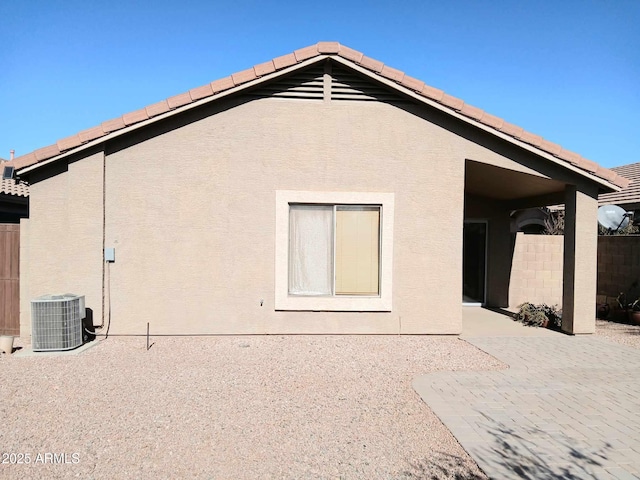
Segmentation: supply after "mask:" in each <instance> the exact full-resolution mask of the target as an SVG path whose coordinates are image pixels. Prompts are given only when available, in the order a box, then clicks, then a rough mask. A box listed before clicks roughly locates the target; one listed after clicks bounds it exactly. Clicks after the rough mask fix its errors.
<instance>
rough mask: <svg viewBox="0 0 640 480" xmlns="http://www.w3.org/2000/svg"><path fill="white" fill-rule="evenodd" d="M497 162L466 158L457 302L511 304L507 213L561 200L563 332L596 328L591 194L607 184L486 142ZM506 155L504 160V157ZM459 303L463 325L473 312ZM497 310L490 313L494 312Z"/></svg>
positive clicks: (484, 314) (512, 239) (512, 237)
mask: <svg viewBox="0 0 640 480" xmlns="http://www.w3.org/2000/svg"><path fill="white" fill-rule="evenodd" d="M486 146H488V147H490V148H491V149H492V150H494V151H496V152H497V153H500V154H501V156H500V157H501V159H502V160H501V161H500V162H496V161H493V160H494V159H489V160H487V159H484V158H483V159H482V161H477V160H470V159H467V160H466V162H465V202H464V222H465V224H464V235H463V237H464V240H463V304H464V305H474V306H480V305H483V306H487V307H492V308H509V307H511V308H513V307H515V306H516V305H511V304H510V299H509V282H510V273H511V267H512V259H513V252H514V245H515V232H512V231H511V225H510V214H511V212H512V211H514V210H517V209H523V208H531V207H544V206H549V205H556V204H564V205H565V234H564V257H563V290H562V305H561V307H562V310H563V318H562V330H563V331H564V332H566V333H570V334H588V333H593V332H594V331H595V318H594V314H593V312H594V308H595V298H596V267H597V210H598V193H599V192H601V191H604V190H607V191H608V190H609V189H610V184H609V182H607V181H606V180H604V179H602V178H599V177H596V176H595V175H592V174H590V173H589V172H585V171H584V170H581V169H578V168H576V167H574V166H573V165H570V164H566V163H564V162H563V164H562V165H561V164H559V163H558V162H557V160H555V159H554V158H553V157H552V156H551V155H549V157H550V158H548V159H547V158H541V156H540V155H539V154H537V155H534V154H533V153H532V152H528V151H526V149H525V151H524V152H523V151H522V150H520V151H519V152H515V151H512V150H511V148H510V147H509V146H507V145H505V144H498V143H496V144H493V143H491V144H488V145H486ZM505 157H506V158H510V159H513V160H512V161H507V162H505V161H504V158H505ZM469 312H470V310H469V309H468V308H464V314H463V317H464V322H465V325H466V326H465V328H463V333H465V329H466V330H467V331H468V329H469V328H471V326H470V325H471V324H472V322H474V321H477V320H474V319H473V318H474V317H478V318H488V317H489V313H488V312H481V311H480V312H476V313H475V314H473V315H471V314H470V313H469ZM496 315H497V314H496Z"/></svg>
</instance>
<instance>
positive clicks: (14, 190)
mask: <svg viewBox="0 0 640 480" xmlns="http://www.w3.org/2000/svg"><path fill="white" fill-rule="evenodd" d="M5 165H14V163H10V162H8V161H6V160H3V159H0V174H1V173H2V171H3V170H4V166H5ZM14 166H15V165H14ZM0 194H5V195H14V196H16V197H28V196H29V184H28V183H26V182H23V181H20V180H4V179H3V178H2V177H1V176H0Z"/></svg>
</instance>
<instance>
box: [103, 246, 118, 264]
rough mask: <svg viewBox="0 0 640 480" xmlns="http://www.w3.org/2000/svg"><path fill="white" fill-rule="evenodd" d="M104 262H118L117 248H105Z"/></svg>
mask: <svg viewBox="0 0 640 480" xmlns="http://www.w3.org/2000/svg"><path fill="white" fill-rule="evenodd" d="M104 261H105V262H115V261H116V249H115V248H105V249H104Z"/></svg>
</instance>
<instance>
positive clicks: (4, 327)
mask: <svg viewBox="0 0 640 480" xmlns="http://www.w3.org/2000/svg"><path fill="white" fill-rule="evenodd" d="M0 335H15V336H18V335H20V225H19V224H5V223H0Z"/></svg>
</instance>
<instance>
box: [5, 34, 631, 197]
mask: <svg viewBox="0 0 640 480" xmlns="http://www.w3.org/2000/svg"><path fill="white" fill-rule="evenodd" d="M320 55H325V56H327V55H330V56H336V57H341V58H343V59H345V60H348V61H351V62H354V63H355V64H357V65H359V66H360V67H362V68H364V69H366V70H369V71H371V72H373V73H374V74H377V75H379V76H380V78H381V79H382V80H384V81H387V82H388V81H391V82H394V83H396V84H397V85H398V87H399V88H402V87H405V88H407V89H408V90H410V91H412V92H417V94H418V95H420V96H422V97H424V98H426V99H428V100H430V101H433V102H437V103H438V104H440V105H441V106H442V107H444V108H449V109H451V110H452V111H455V112H458V113H459V114H460V115H463V116H465V117H467V118H469V119H470V121H476V122H478V123H480V124H483V125H485V126H487V127H490V128H493V129H495V130H496V131H497V132H501V133H502V134H504V135H507V136H510V137H512V138H514V139H515V140H518V141H520V142H524V143H526V144H528V145H532V146H534V147H536V148H539V150H540V153H544V154H548V155H552V156H554V157H556V158H558V159H560V160H562V161H565V162H568V163H569V164H571V165H573V166H577V167H578V168H580V169H582V170H584V171H585V173H590V174H594V175H596V176H597V177H600V178H602V179H604V180H607V181H609V182H611V183H614V184H615V185H617V186H618V187H621V188H624V187H626V186H627V184H628V180H627V179H626V178H624V176H621V175H618V174H615V173H613V172H609V171H608V170H607V169H604V168H602V167H600V166H598V165H597V164H596V163H594V162H591V161H590V160H587V159H584V158H582V157H581V156H580V155H578V154H577V153H573V152H570V151H568V150H565V149H563V148H562V147H561V146H560V145H557V144H555V143H552V142H549V141H547V140H545V139H544V138H542V137H540V136H539V135H535V134H533V133H529V132H526V131H524V130H523V129H522V128H520V127H518V126H516V125H513V124H511V123H508V122H505V121H504V120H502V119H501V118H498V117H496V116H494V115H491V114H489V113H487V112H484V111H482V110H481V109H479V108H477V107H474V106H472V105H469V104H467V103H465V102H464V101H463V100H461V99H459V98H456V97H454V96H452V95H449V94H447V93H445V92H443V91H442V90H440V89H437V88H434V87H431V86H429V85H425V84H424V82H422V81H421V80H418V79H415V78H412V77H410V76H408V75H405V74H404V73H403V72H401V71H400V70H396V69H394V68H391V67H389V66H387V65H385V64H384V63H382V62H380V61H379V60H375V59H373V58H370V57H367V56H365V55H363V54H362V53H361V52H359V51H357V50H354V49H352V48H349V47H347V46H345V45H341V44H340V43H338V42H319V43H317V44H315V45H311V46H308V47H305V48H301V49H299V50H296V51H294V52H293V53H289V54H287V55H282V56H280V57H276V58H274V59H273V60H271V61H268V62H264V63H261V64H258V65H255V66H254V67H252V68H249V69H247V70H243V71H240V72H237V73H234V74H232V75H230V76H228V77H225V78H221V79H219V80H215V81H213V82H211V83H210V84H209V85H203V86H202V87H198V88H194V89H191V90H189V91H188V92H185V93H181V94H179V95H175V96H173V97H170V98H168V99H167V100H163V101H161V102H158V103H155V104H153V105H150V106H148V107H146V108H143V109H140V110H137V111H135V112H131V113H126V114H124V115H123V116H122V117H120V118H115V119H113V120H109V121H107V122H104V123H103V124H101V125H99V126H96V127H93V128H89V129H87V130H83V131H82V132H80V133H78V134H76V135H72V136H70V137H67V138H65V139H62V140H59V141H58V142H57V143H56V144H54V145H50V146H49V147H45V148H41V149H39V150H36V151H35V152H32V153H30V154H27V155H23V156H21V157H18V158H16V159H15V160H14V164H15V165H16V167H17V168H18V167H19V168H23V167H26V166H29V165H32V164H35V163H37V162H41V161H43V160H46V159H48V158H53V157H55V156H57V155H59V154H60V153H64V152H66V151H69V150H72V149H74V148H77V147H79V146H80V145H82V144H84V143H87V142H90V141H92V140H96V139H99V138H101V137H104V136H105V135H108V134H110V133H111V132H115V131H117V130H120V129H122V128H124V127H126V126H129V125H135V124H137V123H140V122H144V121H145V120H148V119H150V118H152V117H156V116H158V115H162V114H164V113H167V112H169V111H170V110H174V109H179V108H180V107H182V106H185V105H188V104H190V103H193V102H195V101H197V100H200V99H203V98H210V97H215V96H216V95H218V94H219V93H221V92H225V91H227V90H230V89H232V88H235V87H236V86H238V85H242V84H245V83H247V82H250V81H252V80H255V79H257V78H260V77H262V76H265V75H269V74H271V73H274V72H277V71H280V70H282V69H285V68H288V67H291V66H294V65H296V64H298V63H300V62H303V61H305V60H308V59H311V58H314V57H317V56H320ZM638 183H640V182H638Z"/></svg>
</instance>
